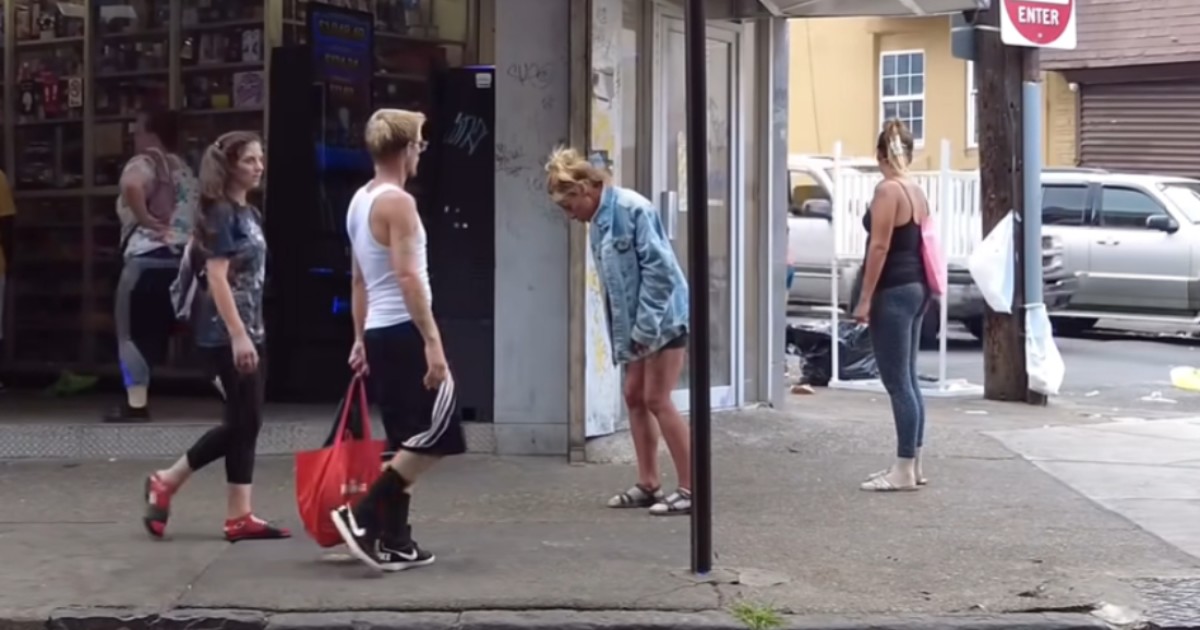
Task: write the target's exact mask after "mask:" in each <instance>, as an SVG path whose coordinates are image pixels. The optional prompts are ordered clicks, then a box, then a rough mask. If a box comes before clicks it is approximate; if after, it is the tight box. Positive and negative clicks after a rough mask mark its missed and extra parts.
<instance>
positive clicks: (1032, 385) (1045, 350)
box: [1025, 304, 1067, 396]
mask: <svg viewBox="0 0 1200 630" xmlns="http://www.w3.org/2000/svg"><path fill="white" fill-rule="evenodd" d="M1025 371H1026V372H1027V373H1028V374H1029V389H1032V390H1033V391H1035V392H1039V393H1042V394H1045V395H1047V396H1056V395H1058V390H1059V388H1061V387H1062V383H1063V377H1064V376H1066V373H1067V366H1066V364H1065V363H1064V362H1063V358H1062V355H1061V354H1059V352H1058V345H1057V344H1055V343H1054V334H1053V329H1052V328H1051V325H1050V314H1049V313H1047V312H1046V305H1045V304H1031V305H1030V306H1028V307H1027V308H1026V310H1025Z"/></svg>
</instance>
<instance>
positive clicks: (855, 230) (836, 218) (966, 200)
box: [829, 140, 983, 397]
mask: <svg viewBox="0 0 1200 630" xmlns="http://www.w3.org/2000/svg"><path fill="white" fill-rule="evenodd" d="M842 159H843V154H842V143H841V142H838V143H837V145H836V147H835V150H834V166H833V175H832V179H833V190H832V191H831V192H832V196H833V209H832V210H833V234H834V243H835V246H834V257H835V258H836V259H837V260H836V261H832V260H831V261H830V262H831V263H833V264H831V273H830V278H829V280H830V282H829V298H830V305H831V307H832V308H830V311H829V312H830V316H829V319H830V330H839V328H838V319H839V318H840V314H839V312H838V308H837V305H838V304H841V303H842V302H841V300H840V299H839V296H838V292H839V291H840V288H841V282H840V280H839V277H838V276H839V268H840V265H839V264H836V263H838V262H842V261H859V260H862V255H863V252H865V251H866V250H867V235H866V230H864V229H863V228H862V218H863V215H865V214H866V212H867V208H868V207H869V206H870V203H871V199H872V197H874V195H875V186H876V185H878V184H879V182H880V180H882V179H883V176H882V175H880V174H879V173H872V172H863V171H860V170H855V169H846V170H843V169H842V168H841V166H840V162H841V161H842ZM940 159H941V161H940V164H941V168H940V169H939V170H938V171H937V172H936V173H928V172H914V173H912V174H911V177H912V178H913V180H914V181H916V183H917V185H918V186H920V187H921V189H922V190H923V191H925V196H926V197H927V198H928V199H929V206H930V208H929V209H930V212H932V214H933V217H934V219H935V220H936V221H937V222H938V223H937V227H938V236H939V240H940V241H941V243H942V248H943V256H944V264H945V265H946V270H947V271H949V267H950V266H951V265H954V266H962V267H965V266H966V263H967V258H968V257H969V256H970V255H971V251H972V250H974V248H975V246H976V245H977V244H978V243H979V241H980V240H982V237H981V235H980V232H981V230H982V227H981V226H982V222H981V215H980V200H979V173H978V171H975V172H970V171H953V170H951V169H950V141H949V140H942V143H941V156H940ZM939 302H940V303H939V305H938V306H939V308H938V311H939V313H938V315H939V317H938V319H939V320H940V321H939V326H938V329H939V330H941V331H943V332H944V331H946V330H948V328H947V321H948V314H949V313H948V308H949V304H948V300H945V299H943V300H939ZM840 345H841V344H836V343H835V344H833V345H832V351H833V352H832V354H833V356H832V360H833V365H840V363H839V360H840V359H839V355H840V354H841V353H840V348H839V346H840ZM946 353H947V335H945V334H942V335H939V343H938V378H937V383H936V385H935V386H934V387H933V388H932V389H929V390H925V388H922V391H923V392H924V394H925V395H926V396H937V397H942V396H946V397H959V396H970V397H974V396H977V395H981V394H982V393H983V389H982V388H981V387H980V386H978V385H974V384H971V383H969V382H967V381H966V380H964V379H950V378H948V375H947V359H946ZM832 376H833V378H832V379H831V380H830V382H829V386H830V387H834V388H839V387H841V388H849V389H866V390H869V391H883V385H882V384H881V383H880V382H878V381H842V380H841V379H839V378H838V370H837V369H835V370H833V375H832Z"/></svg>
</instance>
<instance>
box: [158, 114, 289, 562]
mask: <svg viewBox="0 0 1200 630" xmlns="http://www.w3.org/2000/svg"><path fill="white" fill-rule="evenodd" d="M263 169H264V165H263V147H262V142H261V141H260V140H259V137H258V135H256V134H254V133H252V132H248V131H233V132H229V133H226V134H224V135H222V136H221V137H220V138H217V141H216V142H214V143H212V144H211V145H209V146H208V147H207V148H206V149H205V150H204V155H203V157H202V158H201V162H200V212H199V214H198V215H197V217H196V222H195V228H194V230H193V232H192V245H191V247H190V249H189V251H190V252H191V254H189V256H193V255H194V256H195V258H194V259H192V261H193V263H194V265H193V267H194V268H197V269H203V270H204V285H206V286H207V289H206V290H204V291H198V292H197V294H196V297H195V298H194V302H193V310H192V313H191V320H192V324H193V328H194V334H195V336H196V344H197V345H198V346H199V347H200V349H201V351H202V352H203V353H204V354H206V355H207V358H208V360H209V361H210V362H211V364H212V366H213V368H214V370H215V372H216V375H217V378H218V379H219V382H220V384H221V387H222V388H223V390H224V392H225V410H224V415H223V418H222V421H221V424H220V425H219V426H217V427H215V428H213V429H212V430H210V431H209V432H208V433H205V434H204V435H203V436H201V437H200V439H199V440H197V441H196V443H195V444H194V445H193V446H192V448H191V449H190V450H188V452H187V453H186V454H185V455H184V456H183V457H181V458H179V461H177V462H175V464H174V465H173V466H171V467H170V468H166V469H163V470H159V471H157V472H155V473H154V474H152V475H150V476H149V478H147V480H146V514H145V517H144V519H143V521H144V523H145V526H146V531H147V532H149V533H150V535H151V536H154V537H156V538H159V537H162V536H163V534H164V532H165V531H166V527H167V518H168V517H169V516H170V511H171V497H172V496H173V495H174V494H175V493H176V492H178V491H179V489H180V488H181V487H182V486H183V484H184V483H185V482H187V480H188V478H189V477H191V475H192V473H194V472H196V471H197V470H200V469H201V468H204V467H205V466H207V465H208V464H211V463H212V462H214V461H216V460H218V459H221V458H224V459H225V480H226V482H227V483H228V500H227V502H226V514H225V538H226V539H227V540H229V541H231V542H236V541H239V540H249V539H267V538H287V537H289V536H291V532H289V531H288V530H286V529H284V528H281V527H276V526H274V525H272V524H270V523H268V522H267V521H264V520H263V519H260V518H258V517H257V516H255V514H254V512H253V510H252V509H251V506H250V489H251V483H252V481H253V476H254V454H255V450H256V447H257V444H258V432H259V429H260V428H261V427H262V407H263V385H264V382H265V370H264V367H265V365H264V364H265V358H264V357H263V342H264V341H265V330H264V328H263V285H264V284H265V281H266V262H267V242H266V239H265V238H264V236H263V231H262V217H261V214H260V213H259V211H258V209H257V208H255V207H254V206H252V205H251V204H250V201H249V199H248V198H247V196H248V194H249V193H250V191H252V190H254V189H255V188H257V187H258V185H259V183H260V182H261V181H262V176H263Z"/></svg>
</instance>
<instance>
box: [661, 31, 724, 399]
mask: <svg viewBox="0 0 1200 630" xmlns="http://www.w3.org/2000/svg"><path fill="white" fill-rule="evenodd" d="M655 22H656V37H655V53H656V55H655V57H656V63H655V64H654V69H655V77H654V88H655V89H654V92H655V117H654V145H655V146H654V157H655V159H654V164H655V174H654V190H655V191H656V194H657V197H658V198H657V199H656V201H657V202H658V203H659V204H660V205H661V206H662V208H663V212H664V216H665V219H666V220H665V223H666V227H667V230H668V233H669V234H670V236H671V238H672V242H673V245H674V248H675V255H676V256H677V257H678V258H679V263H680V265H681V266H682V267H683V269H684V272H685V273H687V272H688V267H689V264H688V248H689V243H688V227H687V226H688V216H689V213H690V212H707V213H708V230H709V232H708V234H709V274H710V277H709V286H708V287H707V288H703V287H695V286H693V287H691V290H692V291H707V293H708V299H709V312H710V326H709V331H708V334H709V351H710V358H709V361H710V370H711V373H710V379H711V381H710V386H711V387H712V390H711V396H712V399H711V400H712V406H713V408H716V409H719V408H728V407H732V406H734V405H735V404H736V400H737V399H736V392H735V388H734V383H735V382H736V380H735V357H736V352H735V348H736V342H737V339H736V338H735V335H736V334H737V332H736V331H737V330H738V326H736V325H735V320H736V317H735V310H736V309H735V301H734V297H735V296H736V295H737V294H738V292H737V291H736V286H735V283H737V282H740V280H741V279H740V278H739V277H738V274H737V273H736V270H737V269H738V265H737V264H736V261H737V260H738V259H739V256H740V254H739V243H740V242H741V241H740V239H738V238H737V237H736V234H735V231H736V227H737V225H738V223H739V222H737V221H735V220H734V217H735V216H736V213H737V212H739V211H740V205H741V203H740V196H739V195H738V194H736V193H737V191H736V190H735V185H734V183H735V182H736V181H737V178H736V177H734V174H735V169H736V168H737V166H738V165H737V160H736V159H735V158H736V156H737V154H738V152H737V150H736V148H737V147H738V144H737V143H738V141H739V138H738V135H737V129H738V125H737V124H736V121H737V120H738V118H737V117H738V116H739V114H740V112H739V108H738V107H737V99H736V94H737V82H738V72H737V68H738V48H737V47H738V33H737V31H735V30H732V29H730V28H723V27H719V26H710V27H709V28H708V46H707V57H708V59H707V61H708V63H707V75H708V104H707V109H708V203H707V207H706V208H689V207H688V200H687V194H688V192H687V150H688V149H687V109H686V100H685V97H686V83H685V82H686V76H687V72H686V63H685V44H684V42H685V37H684V31H683V19H682V16H680V15H678V14H675V13H672V12H670V11H668V10H666V9H663V10H662V11H661V12H660V13H658V15H656V20H655ZM694 332H695V331H693V334H694ZM689 376H690V375H689V369H688V367H687V365H685V366H684V372H683V374H682V376H681V377H680V382H679V386H678V387H677V389H676V391H675V392H674V394H673V396H672V397H673V398H674V399H675V403H676V405H678V406H679V407H680V408H681V409H687V408H688V407H689V383H690V378H689Z"/></svg>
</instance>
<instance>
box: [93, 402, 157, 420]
mask: <svg viewBox="0 0 1200 630" xmlns="http://www.w3.org/2000/svg"><path fill="white" fill-rule="evenodd" d="M103 420H104V421H105V422H109V423H113V424H123V423H130V422H150V408H149V407H130V406H129V403H128V402H123V403H121V406H119V407H116V408H114V409H112V410H110V411H109V412H108V413H106V414H104V418H103Z"/></svg>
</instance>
